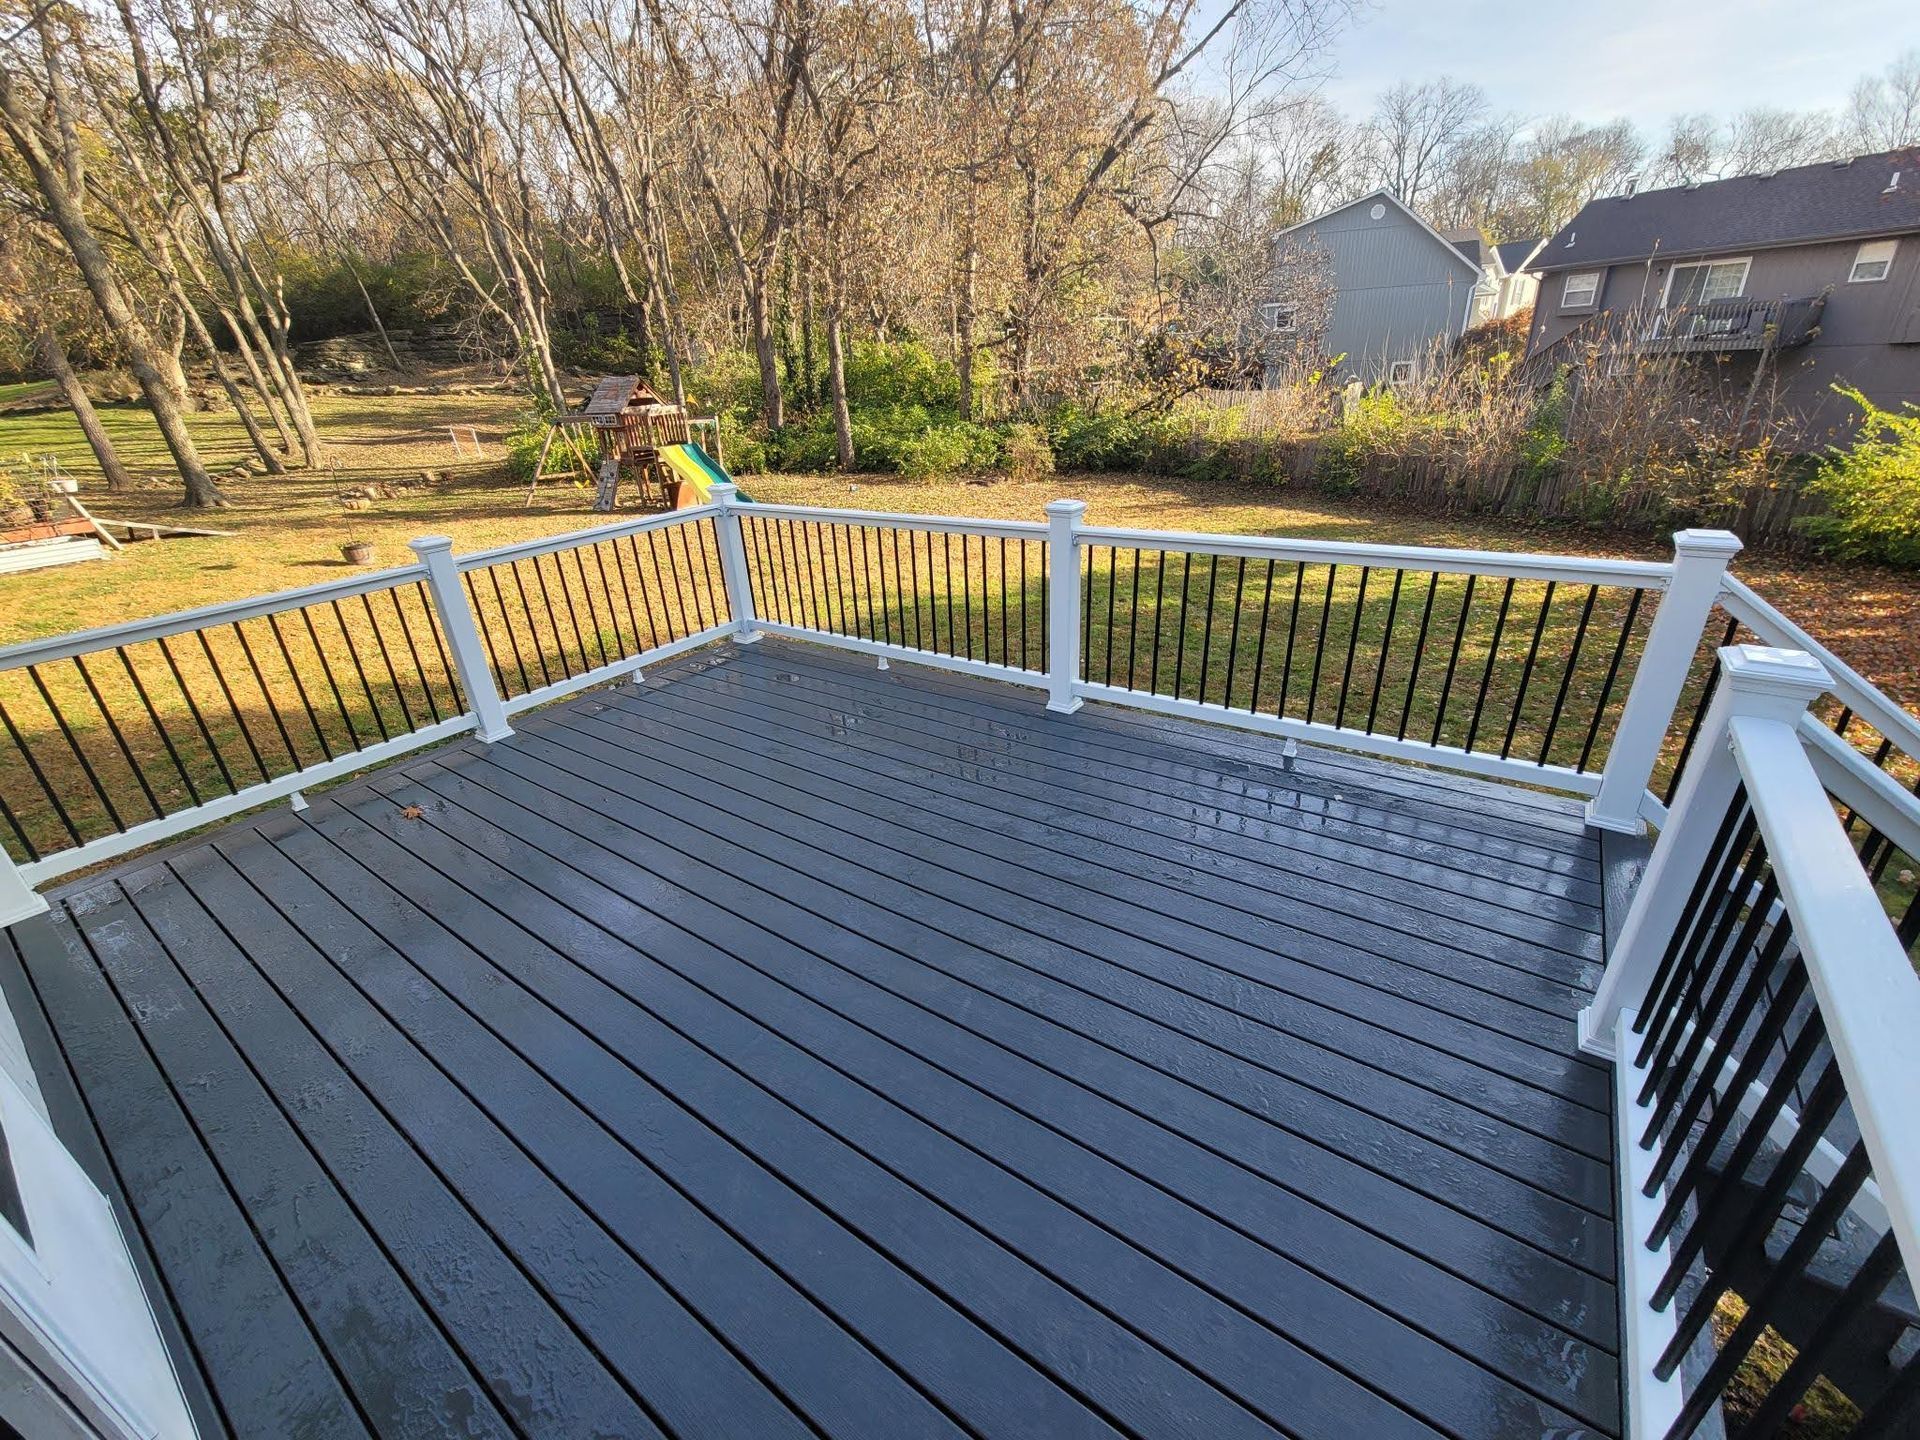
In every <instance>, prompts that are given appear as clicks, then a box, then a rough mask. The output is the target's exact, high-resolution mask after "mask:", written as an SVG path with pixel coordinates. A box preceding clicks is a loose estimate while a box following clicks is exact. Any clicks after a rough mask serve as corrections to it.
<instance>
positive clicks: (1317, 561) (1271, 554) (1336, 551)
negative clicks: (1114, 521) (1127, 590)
mask: <svg viewBox="0 0 1920 1440" xmlns="http://www.w3.org/2000/svg"><path fill="white" fill-rule="evenodd" d="M1075 535H1076V537H1077V538H1078V539H1079V540H1080V541H1081V543H1082V544H1087V545H1117V546H1120V547H1122V548H1127V549H1131V548H1134V547H1138V548H1141V549H1145V550H1184V551H1191V552H1193V553H1195V554H1201V555H1229V556H1245V557H1247V558H1248V559H1255V560H1266V559H1274V560H1299V561H1304V562H1306V563H1308V564H1312V565H1327V564H1338V565H1371V566H1376V567H1378V568H1380V569H1392V570H1431V571H1436V572H1439V573H1443V574H1462V575H1466V574H1474V575H1501V576H1510V577H1512V578H1515V579H1521V580H1559V581H1572V582H1575V583H1578V584H1591V585H1630V586H1634V587H1636V588H1640V589H1649V590H1657V589H1662V588H1664V587H1665V586H1666V584H1667V582H1668V581H1669V580H1670V579H1671V578H1672V576H1673V566H1672V565H1671V564H1668V563H1666V562H1663V561H1652V560H1608V559H1602V558H1595V557H1585V556H1573V555H1527V554H1521V553H1518V552H1509V551H1504V550H1454V549H1444V548H1439V547H1434V546H1425V545H1373V544H1365V543H1362V542H1359V541H1344V540H1289V539H1284V538H1275V537H1267V536H1246V535H1219V534H1206V533H1203V532H1198V531H1176V530H1126V529H1119V528H1115V527H1112V526H1100V525H1089V526H1083V527H1081V528H1080V529H1078V530H1076V531H1075Z"/></svg>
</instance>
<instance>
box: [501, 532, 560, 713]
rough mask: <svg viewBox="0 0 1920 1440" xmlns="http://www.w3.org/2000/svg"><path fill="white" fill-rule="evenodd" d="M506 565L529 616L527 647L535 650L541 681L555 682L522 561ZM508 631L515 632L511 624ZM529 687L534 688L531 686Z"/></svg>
mask: <svg viewBox="0 0 1920 1440" xmlns="http://www.w3.org/2000/svg"><path fill="white" fill-rule="evenodd" d="M506 565H507V573H508V574H509V575H511V576H512V577H513V588H514V589H515V590H517V591H518V592H519V594H520V609H521V610H522V611H523V612H524V613H525V615H526V617H527V648H528V649H530V650H532V651H533V658H534V661H535V663H536V664H538V665H539V667H540V683H541V684H542V685H543V686H544V685H551V684H552V683H553V673H552V672H551V671H550V670H548V669H547V642H546V641H544V640H542V639H541V638H540V626H539V623H538V622H537V621H536V620H535V619H534V618H533V602H532V601H531V600H529V599H528V598H527V582H526V578H525V577H524V576H522V575H521V573H520V562H519V561H518V560H509V561H507V562H506ZM507 633H508V634H510V635H511V634H512V633H513V627H512V625H511V624H509V625H508V627H507ZM555 639H556V641H557V640H558V633H557V632H556V635H555ZM514 648H515V650H516V651H518V649H519V646H518V644H517V643H516V644H515V647H514ZM528 688H529V689H532V687H531V686H529V687H528Z"/></svg>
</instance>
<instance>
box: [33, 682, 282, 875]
mask: <svg viewBox="0 0 1920 1440" xmlns="http://www.w3.org/2000/svg"><path fill="white" fill-rule="evenodd" d="M113 653H114V654H116V655H118V656H119V657H120V668H121V669H122V670H124V671H126V672H127V679H129V680H130V681H132V682H133V689H134V693H135V694H137V695H138V696H139V697H140V703H141V705H143V706H144V707H145V708H146V712H147V719H148V720H149V721H151V722H152V724H153V732H154V734H156V735H158V736H159V737H160V743H161V744H162V745H164V746H165V747H166V750H167V757H168V758H169V759H170V760H172V761H173V768H174V769H175V770H176V771H178V772H179V775H180V779H181V782H182V783H183V784H185V785H186V787H187V794H189V795H191V796H192V797H193V803H194V804H196V805H198V804H199V803H200V787H199V786H197V785H195V784H194V783H193V772H192V771H190V770H188V769H187V767H186V764H185V762H183V761H182V760H181V759H180V751H179V750H178V749H177V748H175V746H174V743H173V736H172V735H171V734H169V733H168V731H167V727H166V726H165V725H163V724H161V723H160V712H159V711H158V710H156V709H155V708H154V705H153V697H152V696H151V695H149V694H148V693H147V682H146V681H144V680H142V679H141V678H140V672H139V671H138V670H136V669H135V668H134V664H133V661H132V660H131V659H129V658H128V657H127V647H126V646H124V645H116V646H114V647H113ZM303 698H304V697H303ZM308 718H309V719H311V718H312V711H311V709H309V711H308ZM23 838H24V837H23ZM35 858H38V857H35Z"/></svg>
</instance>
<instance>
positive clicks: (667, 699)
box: [578, 686, 1600, 1008]
mask: <svg viewBox="0 0 1920 1440" xmlns="http://www.w3.org/2000/svg"><path fill="white" fill-rule="evenodd" d="M687 689H688V687H684V686H682V687H675V688H673V689H671V690H661V691H658V692H655V693H653V694H651V695H649V694H647V693H646V692H638V693H637V694H634V695H613V696H611V697H609V699H608V700H607V701H606V702H604V704H605V706H606V710H603V711H601V712H600V713H602V714H604V713H606V712H607V710H614V711H627V712H628V713H638V712H635V711H633V710H632V708H631V707H632V706H633V705H634V704H635V703H637V702H641V703H648V704H651V705H654V706H656V707H657V706H660V705H666V706H670V707H671V706H676V705H679V704H684V703H687V702H688V701H689V699H690V697H689V696H688V695H687ZM691 703H692V704H694V705H698V706H701V708H702V709H703V710H704V711H707V712H719V713H720V714H721V715H725V714H727V713H728V707H725V706H720V705H713V704H706V703H703V702H702V701H701V700H700V699H698V698H697V697H691ZM578 713H582V714H586V713H592V712H591V711H586V710H583V711H581V712H578ZM680 713H685V712H680ZM709 723H717V724H719V725H722V726H724V727H725V728H727V729H730V730H733V731H734V732H735V733H737V734H741V735H746V736H750V737H752V738H753V739H754V740H755V741H756V742H757V743H758V744H759V745H761V746H762V747H765V746H781V747H787V748H791V749H796V750H802V751H805V752H807V753H810V754H813V755H815V756H817V757H819V758H822V759H826V760H830V761H831V762H832V763H833V764H834V765H836V766H837V767H841V768H844V769H848V770H853V771H857V772H859V773H861V774H865V775H873V776H875V777H876V778H880V779H885V780H886V781H887V782H888V783H889V784H891V785H893V786H896V787H899V788H901V789H902V790H908V791H911V792H912V793H915V794H922V795H926V796H937V797H938V798H939V799H940V800H943V801H948V802H951V803H956V804H961V805H967V806H969V807H971V808H973V809H977V810H989V811H994V812H997V813H999V814H1003V815H1009V816H1017V815H1019V812H1018V811H1016V810H1014V809H1011V808H1010V807H1009V806H1008V805H1007V804H1005V803H999V802H990V801H985V800H965V799H961V798H959V797H956V796H952V795H948V794H947V793H945V792H944V791H940V790H934V789H931V788H929V787H927V786H924V785H919V784H916V783H914V782H911V781H907V780H904V779H902V778H900V777H897V776H886V775H884V774H883V773H882V772H880V771H877V770H875V769H874V768H873V767H871V766H869V765H862V764H860V763H858V762H857V761H855V760H850V759H846V758H844V757H843V755H842V754H841V753H840V751H841V748H842V747H840V746H838V745H835V744H832V743H829V744H828V745H827V746H826V748H822V746H821V745H820V744H818V743H814V737H812V736H806V737H805V739H806V741H807V743H799V742H796V741H794V740H791V739H788V738H785V737H786V735H787V734H788V733H791V732H790V731H789V730H786V729H783V731H782V735H781V736H779V737H774V736H769V735H766V734H765V733H764V732H762V731H759V730H754V729H749V728H748V727H746V726H745V725H739V724H732V723H729V722H728V721H727V720H725V719H720V720H718V721H712V722H709ZM753 753H754V754H755V755H756V757H757V758H764V760H765V762H766V763H767V764H769V765H771V766H780V765H781V759H780V757H779V756H778V755H773V754H765V755H763V754H762V752H761V751H755V752H753ZM855 753H860V754H864V753H867V752H865V751H856V752H855ZM926 753H931V752H926ZM783 768H791V767H783ZM926 768H928V769H929V770H931V768H932V767H926ZM802 773H805V774H809V775H810V776H811V774H812V772H804V771H803V772H802ZM812 778H818V777H817V776H813V777H812ZM838 783H842V784H846V785H847V786H849V788H852V789H856V790H862V791H865V792H866V793H868V794H872V795H874V796H876V798H879V799H882V800H890V801H891V802H892V803H897V804H906V805H910V806H913V807H914V808H918V809H922V810H926V811H928V812H929V813H932V814H935V815H938V816H940V817H941V818H943V819H945V820H947V821H948V822H949V823H952V824H964V825H968V826H969V827H970V828H980V827H978V826H977V825H975V824H974V822H970V821H966V820H962V819H960V818H958V817H957V816H954V815H952V814H950V813H949V812H948V810H947V808H946V807H945V806H944V805H941V804H935V803H927V802H924V801H919V800H912V799H905V798H902V797H899V796H889V795H887V794H885V793H883V792H881V791H878V790H874V789H872V788H871V787H869V786H865V785H856V784H854V783H853V782H851V781H842V782H838ZM979 789H981V790H982V791H985V792H987V793H989V794H993V795H999V794H1003V793H1004V794H1011V793H1013V792H1012V791H1010V790H1002V789H1001V788H1000V787H995V786H990V785H981V786H979ZM1020 818H1022V819H1023V820H1026V821H1027V823H1040V822H1034V821H1033V820H1032V819H1031V817H1025V816H1022V817H1020ZM1109 823H1115V822H1109ZM1135 828H1137V827H1135ZM1069 833H1071V834H1072V835H1074V836H1075V837H1076V838H1077V839H1080V840H1084V841H1086V842H1087V843H1088V844H1090V845H1093V846H1096V847H1098V849H1099V851H1100V852H1101V853H1106V852H1110V851H1111V852H1119V853H1124V854H1130V855H1139V856H1141V857H1143V858H1144V859H1146V860H1149V861H1157V862H1158V863H1161V864H1172V865H1178V866H1180V867H1181V868H1183V869H1188V870H1193V871H1196V872H1198V873H1201V874H1203V875H1206V876H1207V878H1209V879H1212V880H1214V881H1216V882H1217V883H1219V884H1222V885H1226V886H1231V887H1233V888H1244V889H1247V890H1250V891H1257V892H1259V893H1262V894H1267V895H1271V896H1273V897H1274V898H1275V899H1276V900H1282V901H1285V902H1287V903H1289V904H1293V905H1298V906H1301V907H1303V908H1306V909H1310V910H1315V911H1319V912H1321V913H1323V914H1327V915H1339V916H1344V917H1346V918H1347V919H1349V920H1351V921H1353V922H1355V923H1357V924H1362V925H1368V926H1376V927H1379V928H1381V929H1385V930H1390V931H1397V932H1398V933H1402V934H1407V935H1408V936H1409V938H1410V939H1414V940H1421V939H1425V938H1429V937H1423V936H1421V935H1419V934H1418V933H1413V932H1407V931H1404V930H1399V928H1398V927H1396V926H1394V925H1393V924H1392V923H1391V922H1389V921H1387V920H1383V919H1378V918H1373V917H1370V916H1368V915H1367V914H1365V913H1364V912H1363V910H1362V909H1361V907H1360V902H1361V901H1365V902H1371V903H1372V904H1373V905H1375V906H1379V905H1381V904H1382V903H1383V897H1381V896H1380V895H1378V894H1376V893H1374V892H1372V891H1369V890H1365V889H1362V888H1359V887H1357V886H1352V885H1346V884H1343V883H1341V882H1340V881H1338V880H1333V879H1327V878H1324V877H1321V876H1314V875H1308V874H1306V872H1301V871H1288V870H1286V869H1285V868H1284V867H1281V866H1277V865H1266V864H1264V863H1262V862H1257V861H1249V862H1247V863H1249V864H1257V865H1259V866H1260V868H1261V869H1264V870H1269V871H1273V872H1275V873H1279V874H1289V875H1293V876H1296V877H1299V878H1302V879H1304V880H1305V881H1306V882H1307V883H1309V884H1310V885H1312V886H1313V887H1315V888H1319V887H1324V888H1326V889H1328V890H1332V891H1337V892H1340V893H1342V894H1345V895H1351V896H1354V897H1358V898H1357V899H1356V900H1354V901H1348V902H1347V904H1348V905H1349V906H1352V907H1353V908H1340V907H1339V906H1336V905H1327V904H1321V903H1319V902H1317V901H1313V900H1309V899H1304V898H1301V897H1298V896H1293V895H1289V894H1287V893H1286V892H1285V891H1280V890H1274V889H1271V888H1269V887H1266V886H1262V885H1258V884H1255V883H1254V882H1252V881H1247V880H1234V879H1231V878H1230V877H1227V876H1222V875H1219V874H1217V873H1215V872H1211V871H1207V870H1205V869H1204V867H1201V866H1198V865H1194V864H1193V863H1191V862H1189V861H1183V860H1178V859H1173V858H1170V857H1161V856H1156V855H1155V854H1153V852H1151V851H1148V850H1143V849H1141V848H1139V847H1138V846H1135V845H1130V844H1125V843H1122V842H1121V841H1118V840H1107V839H1099V838H1095V837H1093V836H1089V835H1086V834H1084V833H1083V832H1079V831H1073V832H1069ZM1026 843H1028V844H1032V845H1034V847H1035V848H1039V849H1045V850H1048V851H1051V852H1054V853H1062V852H1060V851H1059V850H1058V847H1057V846H1052V845H1043V844H1040V843H1039V842H1034V841H1028V842H1026ZM1322 858H1324V857H1322ZM1096 863H1100V864H1101V865H1102V868H1104V869H1110V870H1111V869H1114V867H1113V866H1112V865H1109V864H1106V863H1104V862H1096ZM1115 873H1117V874H1122V875H1124V874H1125V873H1126V872H1124V871H1117V870H1116V871H1115ZM1132 878H1135V879H1138V878H1140V877H1132ZM1143 883H1146V884H1149V885H1153V886H1154V887H1155V888H1158V889H1163V890H1169V889H1170V890H1174V891H1175V892H1176V893H1180V887H1174V886H1169V885H1168V884H1167V883H1166V882H1164V881H1160V880H1145V881H1144V882H1143ZM1401 883H1403V884H1405V885H1407V886H1410V887H1415V888H1417V889H1419V890H1421V891H1427V890H1432V891H1435V892H1437V893H1438V894H1440V895H1443V896H1445V897H1446V898H1447V899H1449V900H1451V901H1453V902H1454V903H1456V904H1458V905H1460V906H1461V907H1462V908H1469V907H1471V908H1474V909H1485V910H1489V911H1494V912H1496V914H1497V915H1499V916H1504V917H1506V918H1505V919H1503V920H1502V922H1501V923H1504V924H1507V925H1512V924H1515V923H1517V922H1518V921H1519V920H1521V919H1529V918H1538V914H1539V912H1538V911H1537V910H1534V911H1528V910H1526V909H1524V908H1523V907H1522V906H1521V905H1501V904H1498V903H1497V902H1495V901H1491V900H1487V899H1484V898H1482V897H1479V896H1472V895H1465V894H1462V893H1460V892H1457V891H1448V890H1444V889H1441V888H1440V887H1438V886H1434V885H1431V884H1429V883H1426V882H1422V881H1417V880H1412V879H1409V878H1406V877H1401ZM1213 903H1216V904H1222V905H1227V906H1229V908H1240V907H1234V906H1232V902H1230V901H1217V900H1216V901H1214V902H1213ZM1408 908H1411V909H1415V910H1419V909H1420V907H1419V906H1418V905H1417V904H1410V905H1409V907H1408ZM1247 913H1253V912H1247ZM1421 913H1428V914H1432V915H1433V917H1434V918H1436V919H1444V920H1446V921H1448V922H1449V923H1450V924H1453V925H1458V926H1460V927H1462V928H1463V929H1466V930H1470V931H1474V932H1479V933H1484V934H1487V935H1489V936H1492V937H1497V938H1499V939H1501V940H1505V941H1512V942H1513V943H1515V944H1519V945H1524V946H1526V947H1528V948H1530V949H1535V950H1539V951H1544V952H1548V953H1549V954H1552V955H1558V956H1563V957H1565V959H1566V960H1567V961H1569V962H1572V967H1575V968H1587V967H1591V966H1592V965H1594V964H1595V963H1597V951H1598V949H1599V944H1600V931H1599V929H1598V927H1597V922H1596V923H1595V924H1593V925H1583V924H1578V923H1575V922H1571V921H1560V920H1554V921H1551V922H1549V923H1551V924H1552V925H1554V926H1557V927H1561V928H1564V929H1566V930H1568V931H1572V932H1577V933H1578V934H1579V935H1580V936H1583V937H1586V938H1585V939H1584V940H1581V941H1573V942H1569V943H1574V944H1580V945H1583V946H1585V947H1586V949H1588V950H1592V951H1594V952H1596V953H1593V954H1589V953H1585V950H1582V949H1569V948H1567V945H1566V943H1561V942H1556V941H1553V940H1549V939H1534V938H1530V937H1528V936H1525V935H1522V934H1518V933H1515V932H1514V931H1513V930H1509V929H1501V928H1498V926H1497V925H1495V924H1492V923H1488V922H1487V921H1483V920H1479V919H1474V918H1471V917H1470V916H1468V915H1449V914H1445V913H1444V912H1441V911H1437V910H1436V911H1421ZM1265 918H1273V917H1265ZM1490 918H1492V917H1490ZM1282 923H1286V922H1282ZM1433 943H1436V944H1443V945H1446V946H1447V947H1448V948H1450V949H1454V950H1459V951H1460V953H1462V954H1463V955H1476V956H1477V957H1478V958H1480V959H1483V960H1486V961H1488V962H1489V963H1492V964H1496V965H1502V966H1505V967H1507V968H1508V969H1512V970H1516V971H1518V972H1520V973H1522V974H1525V975H1527V976H1528V977H1529V978H1533V979H1540V980H1548V979H1552V978H1553V977H1550V976H1548V975H1546V974H1545V973H1543V972H1541V971H1538V970H1532V969H1529V968H1528V967H1527V966H1526V965H1525V964H1523V963H1521V962H1520V961H1518V960H1513V959H1503V958H1501V957H1499V956H1496V955H1480V954H1479V952H1476V951H1468V950H1463V949H1462V948H1461V946H1460V945H1459V944H1458V943H1457V942H1455V941H1442V940H1435V941H1433ZM1561 983H1567V984H1568V989H1569V991H1570V992H1576V993H1575V994H1570V995H1569V1000H1570V1001H1575V1000H1576V995H1577V994H1584V993H1591V992H1590V990H1589V989H1588V988H1587V987H1584V986H1581V985H1578V984H1577V983H1573V982H1561ZM1496 993H1497V992H1496ZM1576 1008H1577V1006H1576Z"/></svg>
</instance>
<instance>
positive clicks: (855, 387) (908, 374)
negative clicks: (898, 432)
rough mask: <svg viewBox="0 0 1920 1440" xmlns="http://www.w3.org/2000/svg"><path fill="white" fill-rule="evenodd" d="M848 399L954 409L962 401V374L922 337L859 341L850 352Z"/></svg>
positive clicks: (867, 403)
mask: <svg viewBox="0 0 1920 1440" xmlns="http://www.w3.org/2000/svg"><path fill="white" fill-rule="evenodd" d="M847 402H848V403H849V404H850V405H858V406H875V407H879V408H882V409H886V408H892V407H897V406H911V405H917V406H922V407H924V408H926V409H928V410H946V411H954V410H957V409H958V408H959V405H960V376H959V373H958V372H957V371H956V370H955V369H954V368H953V366H952V364H951V363H949V362H948V361H945V360H940V359H937V358H935V356H934V354H933V352H932V351H931V350H929V349H928V348H927V347H926V346H925V345H923V344H921V343H920V342H919V341H918V340H899V341H888V340H866V341H855V342H854V344H853V346H852V348H851V351H850V352H849V354H848V355H847Z"/></svg>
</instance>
